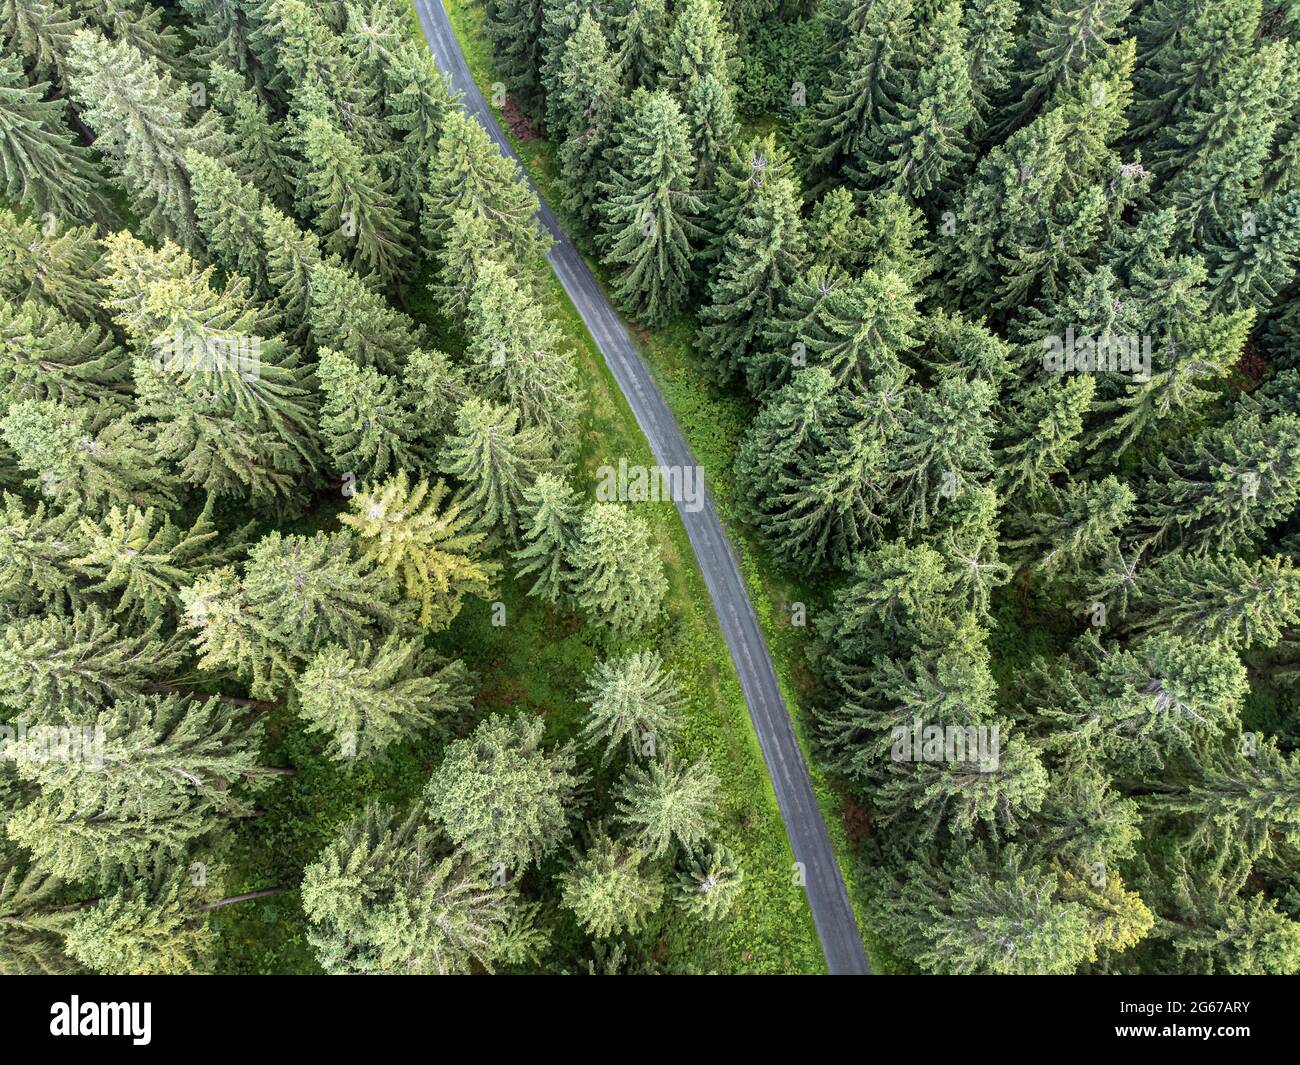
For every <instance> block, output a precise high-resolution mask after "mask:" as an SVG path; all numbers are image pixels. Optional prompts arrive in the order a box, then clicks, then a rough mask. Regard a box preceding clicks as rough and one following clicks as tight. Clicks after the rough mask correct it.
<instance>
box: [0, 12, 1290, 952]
mask: <svg viewBox="0 0 1300 1065" xmlns="http://www.w3.org/2000/svg"><path fill="white" fill-rule="evenodd" d="M442 2H443V5H444V6H445V8H446V11H447V13H448V15H449V16H450V19H451V23H452V25H453V26H454V27H455V34H456V37H457V38H458V40H459V46H460V48H461V49H462V50H463V51H464V53H465V56H466V58H467V60H468V63H469V67H470V70H471V72H472V74H473V76H474V78H475V79H476V80H477V81H478V82H479V87H480V88H481V89H482V91H483V93H484V95H485V96H486V97H488V98H489V100H490V104H491V107H492V109H493V111H494V113H495V114H496V115H497V116H498V117H499V120H500V123H501V125H502V127H503V128H504V129H505V130H506V133H507V135H508V139H509V142H510V144H511V145H512V146H513V148H514V150H515V151H516V152H517V153H518V158H516V157H515V156H513V155H511V154H504V153H503V152H502V151H501V150H500V149H499V148H498V146H497V144H496V142H494V140H493V139H492V137H491V136H490V134H489V132H488V131H487V130H485V129H484V127H483V126H482V125H481V124H480V123H479V122H478V121H477V120H476V119H475V118H474V117H473V116H472V115H471V114H470V113H468V112H467V111H466V110H465V108H464V107H463V106H462V105H463V103H464V100H463V99H462V96H461V94H460V93H459V92H458V91H457V90H456V89H455V88H454V87H453V84H452V82H451V80H449V79H448V78H447V77H446V76H444V74H443V73H441V72H440V70H439V64H438V63H437V62H436V60H435V56H434V54H432V53H431V51H430V48H429V45H428V43H427V42H426V38H425V35H424V32H423V31H422V27H421V21H420V18H419V17H417V11H416V7H415V6H413V5H412V4H411V3H410V2H409V0H0V45H2V53H0V973H3V974H68V973H104V974H122V975H125V974H191V973H196V974H197V973H239V974H253V973H321V972H323V973H329V974H402V973H405V974H469V973H547V974H558V973H573V974H582V975H586V974H591V975H597V974H652V973H664V974H668V973H672V974H708V973H740V972H756V973H804V972H807V973H816V972H825V971H826V969H827V960H826V957H824V955H823V950H822V944H821V943H819V937H818V928H817V927H816V926H815V925H814V921H813V918H812V915H811V914H810V912H809V901H808V898H807V897H806V895H805V890H804V887H805V885H804V881H803V876H804V873H805V870H804V868H803V863H802V862H800V861H797V860H796V857H795V855H796V854H797V853H798V843H797V842H794V841H793V837H790V838H787V828H788V827H789V821H788V818H786V815H785V811H784V809H783V808H782V806H781V804H780V802H779V801H778V799H779V796H774V792H773V783H772V780H771V779H769V770H770V766H769V764H768V763H767V762H766V761H765V758H766V757H767V755H768V753H769V752H768V748H767V746H766V743H765V742H762V741H764V740H765V737H764V736H763V735H762V734H761V730H760V732H759V734H758V735H756V733H755V728H756V723H751V717H750V711H751V709H752V706H750V704H749V703H747V689H746V690H742V684H741V683H740V681H739V680H738V673H737V670H739V669H743V668H744V666H743V665H742V663H741V662H740V661H739V660H737V661H736V662H735V663H734V664H733V657H735V656H734V654H733V653H732V652H731V651H730V650H729V645H728V642H727V640H725V639H724V635H723V631H722V630H721V629H720V627H719V620H718V619H719V616H721V614H722V611H721V610H719V611H718V613H717V614H715V608H714V602H713V601H712V600H711V599H710V595H711V593H712V591H713V581H712V580H711V576H712V574H711V571H710V570H709V569H708V566H709V565H710V563H708V562H707V561H706V559H705V558H704V557H703V556H702V554H701V552H700V550H699V548H698V545H697V544H695V542H694V540H693V539H692V538H689V537H688V536H687V533H686V531H685V528H684V526H683V520H682V519H684V518H685V516H686V512H694V508H695V507H696V504H701V505H702V500H701V499H700V498H698V497H696V496H694V495H692V496H690V497H689V498H683V497H682V496H680V495H673V496H671V497H670V495H669V494H668V493H667V492H665V494H664V495H662V497H661V496H660V494H658V493H657V492H651V493H647V492H646V491H644V490H642V491H638V490H637V486H636V485H635V484H633V485H632V486H631V490H630V491H627V490H625V489H626V488H627V486H626V485H623V484H622V483H621V482H620V484H619V487H618V489H617V490H616V491H615V492H613V493H612V494H611V493H610V492H609V491H607V490H606V489H607V488H608V487H609V482H610V479H611V477H612V476H613V474H612V473H611V472H610V471H617V472H618V473H619V475H620V477H622V476H623V475H624V474H625V473H626V471H627V469H629V468H632V469H634V470H640V471H641V472H642V473H643V474H645V473H647V471H648V472H649V473H651V474H653V473H655V472H656V471H657V470H661V468H660V467H656V466H655V465H654V463H655V459H654V456H653V454H652V452H651V448H650V447H649V446H648V444H647V436H645V435H643V433H642V429H643V428H645V427H644V426H639V425H638V421H637V418H636V417H634V415H633V413H632V411H633V408H632V407H631V406H630V405H629V404H630V401H631V397H626V396H625V395H624V394H623V392H622V391H620V386H619V384H618V380H617V378H616V377H615V376H612V375H611V371H610V369H609V368H608V367H607V365H606V361H605V359H604V358H603V357H602V355H603V353H604V343H605V341H604V340H603V339H602V338H601V336H600V335H598V333H597V331H596V330H594V329H593V330H592V331H591V332H590V333H589V332H588V330H587V328H586V327H585V326H584V318H583V316H582V314H581V308H580V307H576V306H575V305H576V303H577V301H576V299H575V300H574V301H572V302H571V301H570V295H571V293H570V292H569V291H568V290H567V289H566V286H564V285H563V284H562V282H561V280H557V274H556V273H553V272H552V270H551V266H550V265H549V264H548V261H547V255H548V253H549V252H551V250H552V247H553V245H554V243H555V240H556V238H555V237H554V236H553V234H552V232H551V231H550V230H549V229H548V228H547V227H546V226H544V225H543V224H542V222H541V221H540V219H539V217H538V212H539V208H540V199H539V194H538V192H537V191H535V190H540V192H541V195H542V196H543V197H544V198H545V200H546V201H547V203H549V205H550V206H551V207H552V208H553V209H554V211H555V214H556V217H557V219H558V224H559V225H560V226H562V228H563V233H564V234H566V235H567V237H568V238H571V239H572V241H573V242H574V243H575V244H576V246H577V247H578V249H579V250H580V251H581V253H582V255H583V256H584V257H585V259H586V261H587V263H588V264H589V265H590V268H591V270H592V271H593V272H594V274H595V277H596V278H597V280H598V281H599V283H600V285H601V287H602V288H603V292H604V295H605V296H606V297H608V299H609V300H610V301H611V302H612V303H613V305H614V306H615V307H616V308H617V309H618V311H619V312H620V313H621V315H622V317H623V319H624V321H625V322H626V323H627V326H628V329H629V331H630V333H631V335H632V337H633V338H634V339H635V342H636V344H637V345H638V347H639V348H640V350H641V351H642V353H643V355H644V358H645V360H646V363H647V364H648V366H649V368H650V372H651V373H652V374H653V375H654V378H655V380H656V382H657V384H658V386H659V387H661V388H662V391H663V394H664V396H665V398H666V401H667V403H668V404H669V406H670V407H671V409H672V412H673V414H674V416H675V417H676V419H677V421H678V422H679V423H680V425H681V427H682V430H683V432H684V434H685V436H686V438H687V439H688V440H689V442H690V445H691V447H692V449H693V450H694V452H695V455H696V457H697V458H698V460H699V462H700V471H699V472H700V476H701V477H702V478H704V482H705V483H707V485H708V493H709V496H710V498H711V499H712V500H714V501H716V506H717V509H718V512H719V513H720V515H721V518H722V520H723V523H724V525H725V528H726V532H727V534H728V535H729V537H730V539H731V542H732V547H733V550H734V551H735V553H736V556H737V558H738V564H739V567H740V570H741V571H742V573H743V576H744V580H745V584H746V586H747V588H748V593H749V595H750V597H751V599H752V601H753V609H754V612H755V615H756V618H757V623H758V625H759V627H760V629H761V632H762V634H763V636H764V637H765V639H766V642H767V644H768V645H769V647H770V653H771V656H772V660H773V663H774V667H775V671H776V674H777V678H778V681H779V684H780V689H781V694H782V696H783V697H784V700H785V702H786V705H787V709H788V712H789V714H790V717H791V719H792V721H793V724H794V730H795V733H796V736H797V740H798V743H799V747H800V749H802V752H803V755H804V758H805V759H806V762H807V767H808V769H807V772H808V773H809V774H810V779H811V786H812V789H813V792H814V793H815V797H816V805H817V806H818V808H819V809H820V813H821V815H822V817H823V819H824V822H825V825H826V831H827V832H828V833H829V837H830V841H831V844H832V845H833V847H834V850H835V857H836V858H837V859H838V869H837V871H836V873H835V875H837V876H841V877H842V878H843V881H844V884H845V886H846V889H847V894H848V896H849V898H850V901H851V906H852V913H851V914H850V917H851V918H855V919H856V923H857V926H858V929H859V931H860V934H861V937H862V939H863V941H864V943H865V951H866V955H867V957H868V958H869V960H870V965H871V968H872V970H873V971H876V972H886V973H889V972H899V973H928V974H1222V975H1230V974H1294V973H1297V972H1300V753H1297V752H1298V750H1300V4H1297V3H1295V2H1293V0H1288V2H1278V0H442ZM434 6H437V0H434ZM681 472H682V471H677V473H679V474H680V473H681ZM691 483H693V482H692V481H691V480H690V479H689V478H687V479H686V480H685V481H681V480H680V479H679V483H678V488H681V487H682V485H683V484H684V485H687V486H688V487H687V491H688V492H689V485H690V484H691ZM641 488H642V489H644V488H645V484H644V483H643V484H642V485H641ZM675 504H676V505H675ZM710 505H712V504H710ZM679 509H680V510H681V511H682V512H683V514H682V517H681V518H679ZM745 605H746V607H748V606H749V604H745ZM773 775H775V774H773ZM792 842H794V850H792Z"/></svg>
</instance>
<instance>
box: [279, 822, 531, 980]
mask: <svg viewBox="0 0 1300 1065" xmlns="http://www.w3.org/2000/svg"><path fill="white" fill-rule="evenodd" d="M491 877H492V870H491V867H490V865H489V864H488V863H487V862H486V861H484V860H482V859H480V858H476V857H472V856H471V855H469V854H467V853H465V852H464V851H462V850H460V849H458V848H453V847H449V846H448V845H447V843H446V840H445V839H443V838H441V836H440V835H439V834H438V833H437V832H435V831H434V830H433V829H432V828H431V827H430V826H429V825H427V824H424V823H423V822H422V819H421V811H420V809H419V808H418V807H417V808H416V809H414V810H412V811H411V813H410V815H409V816H407V817H406V818H405V819H402V818H399V817H398V815H397V814H396V812H395V811H394V810H392V809H389V808H386V807H381V806H373V805H372V806H368V807H367V808H366V810H365V811H364V813H362V814H360V815H359V816H357V817H356V818H354V819H353V820H352V821H350V822H349V823H348V824H347V825H346V826H345V827H344V828H343V830H342V832H341V833H340V834H339V836H338V837H337V838H336V839H334V840H333V841H332V842H331V843H330V844H329V845H328V846H327V847H326V848H325V849H324V851H323V852H322V853H321V854H320V856H319V857H318V858H317V859H316V861H315V862H313V863H312V864H311V865H309V866H308V867H307V871H306V873H305V875H304V877H303V884H302V902H303V910H304V911H305V912H306V914H307V920H308V922H309V930H308V933H307V935H308V941H309V942H310V943H311V945H312V946H313V947H314V948H315V950H316V955H317V959H318V960H319V961H320V964H321V967H322V968H323V969H324V970H325V971H326V972H327V973H336V974H348V973H351V974H391V975H408V974H409V975H421V974H427V975H448V974H456V973H468V972H469V971H470V970H471V968H472V966H473V965H474V963H475V962H478V963H479V964H481V965H484V966H486V967H488V968H490V967H491V966H492V964H493V963H494V961H495V960H497V957H498V954H499V953H500V951H501V950H502V947H503V944H502V940H503V934H504V930H505V927H506V924H507V922H508V920H509V918H510V910H511V905H510V903H511V896H510V893H509V892H508V891H507V890H506V889H505V888H503V887H499V886H497V885H496V884H495V883H493V881H492V879H491Z"/></svg>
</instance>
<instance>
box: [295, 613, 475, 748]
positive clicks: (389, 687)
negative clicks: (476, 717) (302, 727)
mask: <svg viewBox="0 0 1300 1065" xmlns="http://www.w3.org/2000/svg"><path fill="white" fill-rule="evenodd" d="M468 681H469V676H468V673H467V672H466V670H465V667H464V665H463V664H462V663H461V662H460V661H453V662H448V663H443V662H440V661H437V660H431V659H430V657H429V656H428V655H427V654H425V652H424V651H423V648H422V645H421V643H420V641H419V640H406V639H402V638H400V637H398V636H388V637H386V638H385V639H384V641H383V642H382V643H380V644H377V645H376V646H374V647H373V648H372V646H371V645H370V644H369V643H363V644H362V645H361V647H360V648H359V649H358V650H357V651H356V652H355V653H354V652H352V651H350V650H348V648H346V647H344V646H343V645H341V644H327V645H326V646H325V647H324V648H323V649H322V650H321V651H320V652H319V653H317V654H316V656H315V657H314V658H312V659H311V661H310V662H308V664H307V666H306V668H305V669H304V670H303V671H302V673H301V674H300V675H299V677H298V679H297V681H296V689H297V696H298V712H299V714H300V715H301V716H302V717H303V718H305V719H306V721H307V728H308V730H309V731H311V732H319V733H321V734H323V735H324V736H326V737H327V738H328V739H329V740H330V748H329V750H330V754H331V756H332V757H333V758H335V759H337V760H339V761H343V762H347V761H350V760H351V759H354V758H359V759H370V758H375V757H377V756H378V755H380V754H382V753H383V752H384V750H386V749H387V748H388V747H389V746H391V745H392V744H393V743H396V742H397V741H399V740H401V739H403V738H405V737H407V736H410V735H413V734H415V733H416V732H418V731H419V730H420V729H421V728H429V727H432V728H443V727H445V720H446V718H448V717H450V716H452V715H454V714H458V713H463V712H465V711H467V710H468V709H469V706H470V691H469V683H468Z"/></svg>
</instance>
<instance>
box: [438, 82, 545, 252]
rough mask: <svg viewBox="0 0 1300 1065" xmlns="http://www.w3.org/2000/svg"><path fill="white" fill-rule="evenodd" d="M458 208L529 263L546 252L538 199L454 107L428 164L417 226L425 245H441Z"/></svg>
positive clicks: (509, 162)
mask: <svg viewBox="0 0 1300 1065" xmlns="http://www.w3.org/2000/svg"><path fill="white" fill-rule="evenodd" d="M457 209H463V210H468V211H471V212H473V213H475V214H478V215H481V216H483V217H484V218H486V219H487V220H488V221H489V222H490V223H491V225H492V229H493V232H494V234H495V239H496V241H499V242H501V243H504V244H506V245H508V246H509V247H510V249H511V251H512V252H513V253H514V257H515V258H516V259H517V260H518V261H519V262H520V263H522V264H524V265H525V266H528V265H531V264H532V263H534V262H535V261H536V260H537V259H538V258H540V257H541V256H542V255H544V254H545V253H546V252H547V251H548V250H549V248H550V237H549V236H545V235H543V233H542V230H541V228H540V226H539V224H538V222H537V219H536V215H537V211H538V203H537V196H536V195H535V194H534V193H533V191H532V189H531V188H529V187H528V184H527V182H526V181H524V179H523V175H522V174H521V173H520V171H519V164H518V163H516V162H515V161H514V160H513V159H511V158H509V157H507V156H504V155H502V154H501V152H500V151H499V150H498V149H497V146H496V145H495V144H493V143H492V140H491V138H490V137H488V135H487V132H486V131H485V130H484V129H483V127H482V126H480V125H479V124H478V122H477V121H475V120H474V119H473V118H470V117H469V116H468V115H466V114H465V113H463V112H462V111H460V110H459V109H456V108H453V109H452V110H450V111H448V113H447V118H446V121H445V123H444V124H443V129H442V137H441V138H440V139H439V141H438V151H437V153H436V154H435V155H434V156H433V159H432V160H431V162H430V163H429V184H428V191H427V192H426V193H425V197H424V213H423V216H422V221H421V226H422V231H423V233H424V237H425V239H426V240H428V241H429V242H431V243H433V244H435V245H437V246H442V245H443V244H445V242H446V240H447V227H448V225H449V224H450V220H451V216H452V213H453V212H454V211H456V210H457Z"/></svg>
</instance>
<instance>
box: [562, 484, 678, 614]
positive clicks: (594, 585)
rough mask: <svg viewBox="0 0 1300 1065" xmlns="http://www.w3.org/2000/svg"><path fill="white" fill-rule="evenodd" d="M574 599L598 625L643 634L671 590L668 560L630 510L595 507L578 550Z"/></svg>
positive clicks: (574, 558) (587, 516) (614, 506)
mask: <svg viewBox="0 0 1300 1065" xmlns="http://www.w3.org/2000/svg"><path fill="white" fill-rule="evenodd" d="M572 564H573V569H574V575H575V576H574V599H575V601H576V602H577V604H578V606H580V607H581V608H582V609H583V610H585V611H587V613H588V614H589V615H590V616H591V618H592V620H594V621H597V622H599V623H600V624H603V625H608V626H610V628H612V629H615V630H617V631H619V632H626V633H632V632H636V631H638V630H640V629H643V628H644V627H645V626H646V625H647V624H648V623H649V622H650V621H652V620H654V618H655V617H656V615H657V614H658V613H659V608H660V604H661V603H662V602H663V598H664V595H665V593H666V592H667V590H668V581H667V579H666V578H665V577H664V564H663V560H662V559H661V558H660V557H659V552H658V550H657V548H656V547H655V544H654V543H653V542H652V540H651V538H650V530H649V527H648V526H647V525H646V523H645V521H644V520H642V519H641V518H638V517H636V516H635V515H634V514H633V513H632V512H631V511H630V510H629V509H628V508H627V507H626V506H620V505H619V504H617V503H594V504H592V505H591V507H589V508H588V510H587V512H586V514H584V515H583V518H582V522H581V524H580V525H579V527H578V541H577V543H576V544H575V545H574V548H573V555H572Z"/></svg>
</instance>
